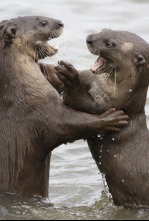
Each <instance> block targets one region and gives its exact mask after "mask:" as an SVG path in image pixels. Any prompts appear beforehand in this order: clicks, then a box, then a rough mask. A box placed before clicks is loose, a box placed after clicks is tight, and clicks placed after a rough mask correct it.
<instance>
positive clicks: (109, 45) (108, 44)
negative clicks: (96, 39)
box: [104, 41, 114, 48]
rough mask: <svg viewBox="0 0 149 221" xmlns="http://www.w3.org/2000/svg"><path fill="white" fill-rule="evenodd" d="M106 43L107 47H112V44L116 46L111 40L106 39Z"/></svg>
mask: <svg viewBox="0 0 149 221" xmlns="http://www.w3.org/2000/svg"><path fill="white" fill-rule="evenodd" d="M104 43H105V46H106V47H107V48H112V46H114V44H113V43H112V42H110V41H105V42H104Z"/></svg>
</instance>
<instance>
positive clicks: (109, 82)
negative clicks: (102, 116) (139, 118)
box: [87, 29, 149, 113]
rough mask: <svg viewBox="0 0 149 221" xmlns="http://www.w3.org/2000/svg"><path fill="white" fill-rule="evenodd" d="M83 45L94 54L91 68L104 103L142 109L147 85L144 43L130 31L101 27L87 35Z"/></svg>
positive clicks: (147, 52)
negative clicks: (101, 28) (103, 94)
mask: <svg viewBox="0 0 149 221" xmlns="http://www.w3.org/2000/svg"><path fill="white" fill-rule="evenodd" d="M87 45H88V48H89V50H90V51H91V53H93V54H94V55H98V59H97V61H96V63H95V64H94V65H93V66H92V67H91V70H92V72H93V73H94V74H96V75H97V79H98V83H99V84H98V85H99V87H100V90H101V89H102V91H103V92H104V93H105V102H106V104H107V107H116V108H122V109H124V110H125V111H127V112H129V113H130V112H132V111H134V110H135V108H136V106H137V110H138V111H142V109H143V108H144V103H145V100H146V93H147V88H148V85H149V45H148V43H147V42H145V41H144V40H143V39H142V38H140V37H139V36H137V35H135V34H133V33H129V32H124V31H112V30H108V29H105V30H103V31H102V32H101V33H99V34H94V35H90V36H88V37H87ZM97 96H100V95H99V94H98V91H97ZM101 108H102V107H101ZM139 108H140V110H139ZM137 110H135V111H137Z"/></svg>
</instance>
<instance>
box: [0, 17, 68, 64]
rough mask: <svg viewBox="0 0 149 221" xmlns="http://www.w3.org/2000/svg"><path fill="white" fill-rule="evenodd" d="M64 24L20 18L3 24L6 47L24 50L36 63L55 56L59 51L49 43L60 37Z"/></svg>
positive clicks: (57, 21)
mask: <svg viewBox="0 0 149 221" xmlns="http://www.w3.org/2000/svg"><path fill="white" fill-rule="evenodd" d="M63 28H64V24H63V23H62V22H61V21H59V20H55V19H52V18H46V17H35V16H33V17H19V18H17V19H12V20H10V21H4V22H3V23H1V27H0V32H2V31H3V32H2V34H3V42H4V45H5V46H7V47H9V46H11V47H12V46H13V47H14V48H18V49H20V50H23V51H24V52H25V53H26V54H27V55H28V56H31V57H33V58H34V60H35V61H38V60H39V59H43V58H45V57H47V56H53V55H55V54H56V53H57V52H58V50H57V49H56V48H53V47H51V46H50V45H49V44H48V41H49V40H51V39H53V38H57V37H59V36H60V35H61V34H62V32H63Z"/></svg>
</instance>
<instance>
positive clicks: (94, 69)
mask: <svg viewBox="0 0 149 221" xmlns="http://www.w3.org/2000/svg"><path fill="white" fill-rule="evenodd" d="M103 64H104V60H103V58H101V57H100V58H98V60H97V61H96V63H95V64H94V65H92V66H91V71H92V72H96V71H97V70H98V69H99V68H100V67H101V66H102V65H103Z"/></svg>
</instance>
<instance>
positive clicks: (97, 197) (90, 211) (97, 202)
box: [0, 0, 149, 220]
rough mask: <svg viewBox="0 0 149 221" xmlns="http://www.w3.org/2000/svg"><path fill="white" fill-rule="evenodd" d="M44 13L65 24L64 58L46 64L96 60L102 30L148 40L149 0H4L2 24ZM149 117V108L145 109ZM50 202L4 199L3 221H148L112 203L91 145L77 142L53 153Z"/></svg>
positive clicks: (147, 214) (148, 214)
mask: <svg viewBox="0 0 149 221" xmlns="http://www.w3.org/2000/svg"><path fill="white" fill-rule="evenodd" d="M27 15H28V16H31V15H41V16H48V17H53V18H57V19H61V20H62V21H63V22H64V24H65V32H64V34H63V36H62V37H60V38H59V39H56V40H54V41H53V45H55V44H57V43H59V47H60V49H59V54H58V55H56V56H55V57H53V58H47V59H46V61H45V62H48V63H53V64H56V63H57V61H58V60H60V59H64V60H66V61H69V62H71V63H73V64H74V65H75V67H76V68H78V69H84V68H89V67H90V65H91V64H93V63H94V62H95V60H96V58H95V56H92V55H91V54H90V53H89V52H88V50H87V47H86V43H85V39H86V36H87V35H88V34H92V33H97V32H99V31H101V30H102V29H103V28H110V29H118V30H127V31H131V32H134V33H136V34H138V35H140V36H142V37H143V38H144V39H145V40H146V41H148V42H149V1H148V0H141V1H140V0H129V1H128V0H104V1H102V0H42V1H41V0H25V1H24V0H0V20H3V19H10V18H14V17H17V16H27ZM146 114H147V116H149V104H147V105H146ZM148 123H149V119H148ZM49 187H50V192H49V199H50V201H51V203H53V204H54V207H51V206H49V201H48V199H45V200H41V199H39V198H34V199H30V200H28V199H20V198H17V197H14V196H10V195H8V196H1V197H0V219H2V220H4V219H5V220H8V219H13V220H19V219H22V220H24V219H25V220H28V219H29V220H34V219H35V220H39V219H40V220H100V219H101V220H102V219H103V220H108V219H109V220H141V219H142V220H148V219H149V211H145V210H140V211H139V210H126V209H123V208H118V207H116V206H114V205H113V203H112V200H110V198H108V197H107V196H106V195H105V194H104V193H103V191H104V189H105V188H104V185H103V181H102V177H101V175H100V174H99V171H98V169H97V167H96V165H95V163H94V161H93V159H92V157H91V154H90V152H89V149H88V146H87V143H86V142H85V141H77V142H76V143H74V144H68V145H67V146H65V145H63V146H61V147H59V148H57V150H55V151H54V152H53V156H52V163H51V176H50V182H49Z"/></svg>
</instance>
